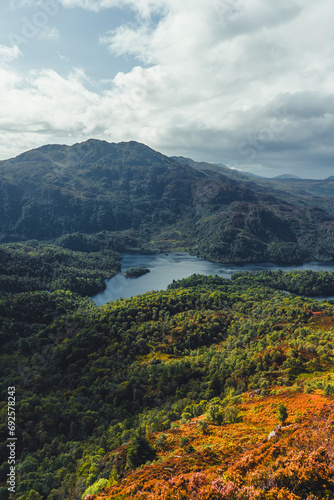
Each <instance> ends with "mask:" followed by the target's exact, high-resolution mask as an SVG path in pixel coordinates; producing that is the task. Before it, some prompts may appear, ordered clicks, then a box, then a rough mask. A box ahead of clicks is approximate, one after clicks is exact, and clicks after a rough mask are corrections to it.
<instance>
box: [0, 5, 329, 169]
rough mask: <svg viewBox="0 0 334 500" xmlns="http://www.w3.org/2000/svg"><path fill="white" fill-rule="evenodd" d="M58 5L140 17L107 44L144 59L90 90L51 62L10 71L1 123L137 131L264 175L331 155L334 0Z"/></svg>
mask: <svg viewBox="0 0 334 500" xmlns="http://www.w3.org/2000/svg"><path fill="white" fill-rule="evenodd" d="M59 2H60V3H61V4H62V5H63V7H67V8H73V7H81V8H85V9H87V10H91V11H96V12H97V11H99V10H101V9H104V8H111V7H128V8H129V7H130V8H131V9H133V11H134V12H135V13H136V14H138V16H137V17H136V20H135V21H134V22H133V23H132V24H127V25H123V26H120V27H118V28H117V29H116V30H113V31H110V32H107V33H105V34H103V35H102V36H101V39H100V42H101V44H103V45H105V46H106V47H108V49H109V50H110V52H111V53H113V54H117V55H118V56H127V55H131V56H132V57H135V58H136V59H137V66H136V67H134V68H133V69H132V70H131V71H129V72H128V73H119V74H118V75H117V76H116V77H115V78H114V80H113V81H112V84H111V86H110V88H109V90H108V91H105V92H103V93H101V92H100V91H99V89H98V88H96V89H94V90H87V89H88V88H91V87H88V85H87V81H86V79H85V78H86V77H85V75H84V74H83V73H82V72H81V73H80V72H78V71H75V72H73V73H72V74H71V75H69V76H68V77H67V78H65V77H60V75H58V74H56V73H55V72H54V71H51V70H50V71H44V72H41V73H39V74H34V73H29V74H28V75H26V76H25V77H20V78H18V77H17V76H13V75H10V74H9V73H8V72H7V73H8V74H7V77H8V84H7V97H9V98H7V97H5V94H4V93H3V92H1V93H0V104H1V106H4V107H5V108H4V109H5V111H6V112H5V113H3V112H2V114H1V117H0V124H1V128H2V130H4V128H5V127H6V126H7V127H8V129H11V128H13V127H18V125H17V124H18V123H20V127H21V129H22V130H23V129H24V130H26V131H27V130H28V131H29V134H33V133H35V134H37V135H38V136H39V137H40V138H42V137H43V138H45V137H50V138H53V137H54V136H55V135H58V136H62V137H63V136H64V137H66V136H67V134H71V137H72V138H75V140H76V139H78V138H83V139H85V138H88V137H89V136H90V135H92V136H99V137H100V138H105V139H107V140H113V141H117V140H130V139H135V140H139V141H142V142H145V143H147V144H149V145H150V146H151V147H155V148H157V149H159V150H161V151H163V152H166V153H168V154H188V155H189V156H193V157H195V159H206V160H209V161H222V162H227V163H230V164H231V165H232V164H234V165H236V166H237V167H238V168H241V169H247V168H251V165H253V166H254V168H257V169H258V171H261V172H263V171H264V170H265V169H266V168H268V169H270V168H271V166H272V167H273V168H275V169H278V168H279V167H278V166H279V162H280V161H281V159H282V164H284V165H283V167H282V168H283V171H284V170H289V168H290V169H291V168H292V167H293V165H297V164H300V165H304V167H303V168H307V166H309V167H310V168H311V167H312V164H311V162H315V161H318V164H319V165H320V166H321V165H323V166H324V167H325V166H326V165H327V166H328V165H329V164H330V155H332V156H333V153H334V149H333V148H334V146H333V145H332V144H331V141H330V140H329V137H330V134H331V131H332V130H333V125H334V107H333V95H334V78H333V70H334V57H333V56H334V32H333V30H332V19H333V15H334V4H333V3H332V2H331V0H319V1H318V2H316V3H314V2H313V1H311V0H282V1H280V2H279V3H275V4H273V3H270V4H269V3H268V1H267V0H228V1H221V0H209V1H207V2H205V3H204V2H203V0H183V1H182V2H180V1H179V0H138V1H135V0H122V1H121V0H95V1H94V0H59ZM157 13H159V15H158V16H156V14H157ZM4 82H6V78H5V80H4ZM4 82H1V84H0V87H1V86H3V84H5V83H4ZM2 100H3V101H4V102H1V101H2ZM2 109H3V108H2ZM4 117H5V118H4ZM20 117H21V119H20ZM29 137H31V135H30V136H29ZM51 142H52V141H51ZM73 142H74V141H73ZM311 150H312V151H313V152H312V154H311ZM314 152H316V154H315V153H314ZM278 173H283V172H278Z"/></svg>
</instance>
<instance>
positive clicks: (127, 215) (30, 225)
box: [0, 140, 334, 263]
mask: <svg viewBox="0 0 334 500" xmlns="http://www.w3.org/2000/svg"><path fill="white" fill-rule="evenodd" d="M295 182H296V183H298V185H300V183H302V181H295ZM295 182H294V183H287V182H286V181H284V180H276V181H264V180H263V179H255V178H253V177H250V176H247V175H246V174H242V173H239V172H237V171H234V170H231V169H228V168H227V167H223V166H218V165H211V164H208V163H197V162H194V161H193V160H190V159H187V158H169V157H167V156H165V155H162V154H160V153H158V152H156V151H154V150H152V149H151V148H149V147H148V146H145V145H144V144H140V143H137V142H121V143H108V142H105V141H99V140H89V141H87V142H84V143H81V144H75V145H73V146H64V145H47V146H43V147H41V148H38V149H35V150H31V151H28V152H26V153H24V154H22V155H19V156H18V157H16V158H13V159H10V160H6V161H2V162H0V241H2V242H13V241H24V240H31V239H37V240H47V241H51V242H56V243H58V244H61V245H63V246H65V247H66V246H67V247H68V248H71V249H74V250H85V249H87V248H86V247H87V245H88V243H87V241H89V244H91V242H93V243H92V244H94V245H95V247H98V246H99V245H100V246H101V247H102V248H105V247H106V246H108V245H109V247H110V246H111V247H113V248H114V249H116V250H124V249H129V248H134V247H135V248H141V249H143V250H153V251H159V250H170V249H183V250H188V251H190V252H192V253H195V254H197V255H201V256H203V257H206V258H208V259H211V260H215V261H218V262H256V261H268V260H271V261H280V262H287V263H289V262H290V263H291V262H302V261H304V260H333V259H334V237H333V228H334V215H333V214H332V213H330V209H329V208H330V207H331V204H332V200H331V199H327V198H321V204H322V205H321V206H319V205H317V204H316V203H314V196H313V195H312V194H311V193H310V189H309V192H305V191H303V190H302V192H298V189H299V188H298V189H297V191H296V190H295V191H292V190H290V191H288V190H287V189H286V188H285V185H286V184H289V185H290V184H295ZM268 183H269V184H268ZM327 184H329V183H327ZM328 189H329V188H328ZM299 190H300V189H299ZM327 207H329V208H328V210H327ZM106 242H107V243H106ZM94 245H93V246H94Z"/></svg>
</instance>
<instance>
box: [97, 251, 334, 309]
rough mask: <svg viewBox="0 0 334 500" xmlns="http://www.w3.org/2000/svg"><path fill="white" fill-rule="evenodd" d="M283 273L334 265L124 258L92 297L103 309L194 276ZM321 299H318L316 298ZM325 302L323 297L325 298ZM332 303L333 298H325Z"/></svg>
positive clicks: (174, 255) (181, 256) (183, 256)
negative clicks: (141, 270)
mask: <svg viewBox="0 0 334 500" xmlns="http://www.w3.org/2000/svg"><path fill="white" fill-rule="evenodd" d="M139 266H147V267H148V268H149V269H150V271H151V272H150V273H147V274H144V275H143V276H140V277H138V278H125V277H124V276H123V273H124V272H125V271H126V270H127V269H129V268H130V267H139ZM269 269H270V270H272V271H276V270H278V269H282V271H292V270H301V271H305V270H307V269H310V270H312V271H320V270H323V271H334V262H330V263H321V262H308V263H307V264H302V265H295V266H294V265H291V266H282V265H278V264H272V263H269V262H268V263H261V264H243V265H234V264H217V263H215V262H209V261H207V260H205V259H202V258H200V257H195V256H193V255H189V254H188V253H183V252H170V253H169V254H167V255H165V254H162V253H160V254H153V255H141V254H132V253H125V254H123V260H122V268H121V271H120V272H119V273H118V274H117V275H116V276H114V277H113V278H111V279H109V280H106V285H107V288H106V289H105V290H104V291H103V292H100V293H98V294H96V295H94V296H93V297H92V299H93V300H94V302H95V304H97V305H99V306H100V305H103V304H106V303H107V302H110V301H111V300H116V299H120V298H123V299H127V298H129V297H133V296H135V295H139V294H142V293H145V292H149V291H152V290H165V289H166V288H167V286H168V285H170V283H172V281H173V280H179V279H182V278H187V277H188V276H191V275H192V274H195V273H196V274H204V275H207V276H208V275H218V276H221V277H222V278H230V277H231V276H232V274H234V273H236V272H238V271H265V270H269ZM317 298H318V297H317ZM323 298H324V297H323ZM326 298H331V299H333V298H334V297H326Z"/></svg>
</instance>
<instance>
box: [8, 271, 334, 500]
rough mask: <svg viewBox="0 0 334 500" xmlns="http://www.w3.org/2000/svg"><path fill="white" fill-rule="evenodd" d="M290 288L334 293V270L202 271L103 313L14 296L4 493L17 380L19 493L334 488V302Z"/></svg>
mask: <svg viewBox="0 0 334 500" xmlns="http://www.w3.org/2000/svg"><path fill="white" fill-rule="evenodd" d="M282 289H284V290H290V291H293V292H294V293H301V292H302V293H308V294H322V293H328V292H330V293H333V291H334V279H333V274H332V273H329V272H319V273H315V272H312V271H305V272H290V273H282V272H279V271H278V272H269V271H268V272H259V273H255V274H250V273H239V274H237V275H235V276H234V277H233V279H232V280H227V279H223V278H218V277H202V276H197V275H194V276H192V277H190V278H187V279H185V280H182V281H180V282H174V283H173V284H172V285H171V286H170V287H169V289H168V290H166V291H162V292H150V293H147V294H145V295H142V296H137V297H134V298H132V299H127V300H118V301H115V302H111V303H109V304H106V305H105V306H101V307H97V306H95V305H94V304H93V302H92V301H91V300H90V299H87V298H84V297H79V296H77V295H75V294H73V293H72V292H70V291H69V290H55V291H54V292H52V293H48V292H45V291H35V292H25V293H17V294H9V293H6V294H3V295H2V296H1V297H0V335H1V345H2V350H1V354H0V363H1V367H2V371H1V375H0V391H1V392H0V401H1V412H0V418H1V420H0V423H1V426H0V432H1V443H2V444H1V446H0V457H1V461H2V465H0V482H1V485H2V488H0V498H1V499H7V498H8V492H7V489H6V487H5V485H6V477H7V473H8V462H7V459H8V450H7V446H6V438H7V433H8V429H7V418H8V416H7V415H8V406H7V394H8V387H15V391H16V393H15V397H16V422H15V425H16V431H15V432H16V436H17V438H18V440H17V448H16V457H17V462H16V473H17V478H18V480H17V492H16V500H26V499H28V500H36V499H37V500H81V499H83V498H86V497H87V498H92V497H90V496H89V495H95V494H96V495H100V493H101V495H102V493H103V490H102V488H105V489H104V493H103V495H102V497H101V498H111V499H114V500H116V499H118V500H120V499H127V498H135V499H137V498H138V499H139V498H142V499H154V498H157V499H159V498H161V500H162V498H170V499H174V498H175V499H177V498H180V497H178V496H177V495H179V494H180V492H182V495H183V498H185V499H192V498H195V497H196V495H197V494H198V492H199V491H202V493H201V495H202V498H204V499H209V498H210V499H212V498H214V499H220V498H231V499H232V498H236V499H239V498H240V499H242V498H259V499H266V500H267V499H268V500H269V499H274V498H282V499H283V498H284V499H285V498H287V499H294V500H302V499H305V498H306V497H307V495H308V497H309V498H313V499H314V498H316V499H319V500H320V499H322V498H324V496H323V494H324V492H328V495H332V494H334V485H333V480H332V476H331V472H330V471H331V467H332V466H333V465H334V462H333V449H332V438H333V437H332V421H333V418H332V411H333V404H332V400H333V398H332V395H333V394H334V380H333V356H334V350H333V349H334V337H333V332H334V323H333V317H334V306H333V303H331V302H318V301H316V300H312V299H310V298H306V297H299V296H296V295H293V294H287V293H286V291H281V290H282ZM281 403H282V404H284V405H285V407H286V411H287V414H288V415H287V420H286V422H285V419H286V418H285V416H284V412H282V411H281V412H280V410H279V405H280V404H281ZM326 405H327V406H326ZM311 409H312V415H310V411H311ZM280 415H281V417H280ZM280 418H281V423H282V424H284V425H283V428H282V429H281V431H280V432H279V433H278V435H277V436H276V437H275V436H274V438H273V441H271V440H270V441H269V442H268V441H267V436H268V434H269V433H270V432H271V431H272V430H273V428H274V427H275V425H277V424H278V423H279V422H280ZM285 424H289V425H290V424H291V425H292V427H286V425H285ZM296 426H298V427H296ZM145 464H146V465H145ZM143 466H144V467H143ZM301 470H302V471H303V472H302V473H301V472H300V471H301ZM296 478H298V484H297V483H296ZM296 484H297V486H296ZM247 488H248V490H247ZM227 491H230V493H229V495H230V496H227V497H226V496H225V497H224V496H223V493H222V492H225V493H226V492H227ZM246 491H248V492H252V495H253V496H250V495H249V496H248V497H247V496H246V497H245V495H244V493H245V492H246ZM225 493H224V494H225ZM232 493H233V494H232ZM163 494H165V496H163ZM226 494H227V493H226ZM6 495H7V496H6ZM159 495H160V496H159ZM210 495H211V496H210ZM212 495H213V496H212ZM233 495H234V496H233ZM284 495H285V496H284ZM289 495H290V496H289ZM312 495H313V496H312ZM93 498H94V497H93ZM329 498H331V496H329Z"/></svg>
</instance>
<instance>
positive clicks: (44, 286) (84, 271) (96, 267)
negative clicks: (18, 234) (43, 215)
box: [0, 242, 120, 295]
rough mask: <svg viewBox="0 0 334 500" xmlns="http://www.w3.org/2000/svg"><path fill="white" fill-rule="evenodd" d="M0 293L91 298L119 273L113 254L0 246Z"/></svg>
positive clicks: (52, 247)
mask: <svg viewBox="0 0 334 500" xmlns="http://www.w3.org/2000/svg"><path fill="white" fill-rule="evenodd" d="M0 256H1V260H0V293H1V292H3V293H18V292H27V291H33V290H50V291H54V290H58V289H63V290H71V291H72V292H75V293H78V294H80V295H93V294H94V293H97V292H98V291H100V290H102V289H103V288H104V287H105V282H104V280H105V279H106V278H110V277H112V276H113V275H114V274H116V273H117V272H118V271H119V270H120V255H119V254H118V253H117V252H114V251H113V250H102V251H98V252H90V253H85V252H79V251H73V250H66V249H63V248H60V247H59V246H56V245H46V244H43V243H37V242H30V243H24V244H23V243H15V244H14V243H12V244H7V245H0Z"/></svg>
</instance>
